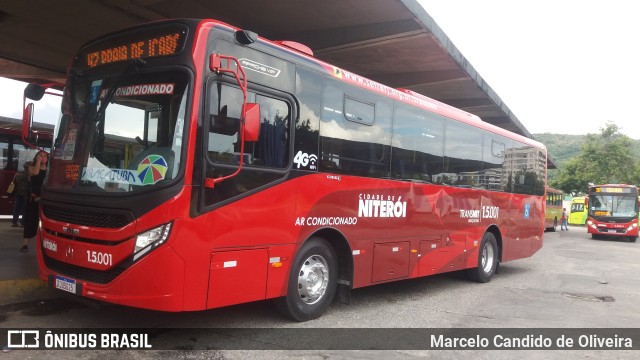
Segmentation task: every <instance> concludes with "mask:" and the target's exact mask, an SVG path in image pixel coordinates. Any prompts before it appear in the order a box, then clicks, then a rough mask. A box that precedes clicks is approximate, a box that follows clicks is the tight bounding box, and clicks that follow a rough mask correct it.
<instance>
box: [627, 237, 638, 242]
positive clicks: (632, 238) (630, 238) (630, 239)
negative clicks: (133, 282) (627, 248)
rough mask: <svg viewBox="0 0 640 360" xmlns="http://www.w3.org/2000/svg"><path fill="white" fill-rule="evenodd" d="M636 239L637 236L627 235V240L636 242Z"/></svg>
mask: <svg viewBox="0 0 640 360" xmlns="http://www.w3.org/2000/svg"><path fill="white" fill-rule="evenodd" d="M636 240H638V237H637V236H629V241H631V242H636Z"/></svg>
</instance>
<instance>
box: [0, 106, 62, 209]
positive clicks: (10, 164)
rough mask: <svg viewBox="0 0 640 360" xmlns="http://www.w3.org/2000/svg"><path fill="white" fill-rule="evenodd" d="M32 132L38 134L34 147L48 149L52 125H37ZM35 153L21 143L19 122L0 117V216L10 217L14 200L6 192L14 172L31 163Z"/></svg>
mask: <svg viewBox="0 0 640 360" xmlns="http://www.w3.org/2000/svg"><path fill="white" fill-rule="evenodd" d="M34 130H36V131H37V134H38V136H37V139H34V140H33V141H34V143H35V145H36V146H38V147H40V148H43V149H45V150H48V149H50V148H51V139H52V136H51V134H52V132H53V125H48V124H39V123H37V124H36V126H35V127H34ZM36 152H37V150H35V149H32V148H30V147H29V145H28V144H25V143H24V142H23V141H22V136H21V122H20V120H18V119H11V118H7V117H0V191H1V193H0V216H2V217H10V216H11V215H12V214H13V204H14V198H13V196H11V195H9V194H7V192H6V190H7V188H8V187H9V184H10V183H11V181H12V180H13V177H14V176H15V174H16V171H18V170H22V168H23V166H24V164H25V163H26V162H28V161H32V160H33V157H34V156H35V154H36Z"/></svg>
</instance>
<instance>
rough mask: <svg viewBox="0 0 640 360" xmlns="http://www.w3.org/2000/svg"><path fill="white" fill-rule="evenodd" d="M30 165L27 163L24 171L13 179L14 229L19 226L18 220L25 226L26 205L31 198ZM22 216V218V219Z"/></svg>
mask: <svg viewBox="0 0 640 360" xmlns="http://www.w3.org/2000/svg"><path fill="white" fill-rule="evenodd" d="M28 172H29V163H28V162H27V163H25V164H24V166H23V170H22V171H20V172H18V173H16V176H14V177H13V182H12V183H13V184H14V188H13V195H14V198H13V201H14V202H13V221H12V222H11V226H12V227H16V226H18V220H20V225H24V213H25V211H24V210H25V205H26V202H27V197H28V196H29V175H28ZM20 216H22V218H20Z"/></svg>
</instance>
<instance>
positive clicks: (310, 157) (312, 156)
mask: <svg viewBox="0 0 640 360" xmlns="http://www.w3.org/2000/svg"><path fill="white" fill-rule="evenodd" d="M317 161H318V157H317V156H316V155H314V154H311V155H309V163H311V164H315V163H316V162H317Z"/></svg>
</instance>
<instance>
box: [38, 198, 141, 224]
mask: <svg viewBox="0 0 640 360" xmlns="http://www.w3.org/2000/svg"><path fill="white" fill-rule="evenodd" d="M42 212H43V213H44V215H45V216H46V217H48V218H49V219H52V220H56V221H60V222H66V223H70V224H76V225H84V226H95V227H101V228H108V229H119V228H121V227H124V226H125V225H127V224H129V223H130V222H132V221H133V216H131V217H128V216H126V215H125V214H122V213H119V214H117V213H108V212H101V211H100V212H99V211H91V210H88V209H72V208H62V207H57V206H51V205H44V204H43V206H42Z"/></svg>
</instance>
